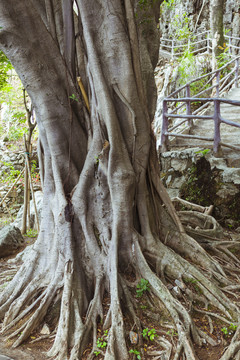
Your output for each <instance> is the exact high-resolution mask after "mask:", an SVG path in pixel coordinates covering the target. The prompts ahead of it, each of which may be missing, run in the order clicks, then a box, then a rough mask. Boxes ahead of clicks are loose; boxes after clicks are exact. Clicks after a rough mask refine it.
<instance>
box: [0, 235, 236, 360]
mask: <svg viewBox="0 0 240 360" xmlns="http://www.w3.org/2000/svg"><path fill="white" fill-rule="evenodd" d="M232 236H234V237H236V234H234V233H233V234H232ZM237 237H238V238H239V237H240V235H239V234H237ZM34 240H35V239H34V238H29V237H26V238H25V246H28V245H31V244H32V243H33V242H34ZM21 250H22V249H21ZM21 250H19V252H20V251H21ZM15 256H16V254H15V255H14V256H10V257H7V258H2V259H0V291H1V290H2V289H3V288H4V286H5V285H4V283H5V284H6V280H7V281H8V280H10V279H11V277H12V276H13V275H14V272H16V271H17V269H18V267H19V266H20V263H17V264H16V263H15V264H14V263H13V262H9V260H11V259H14V258H15ZM6 271H9V272H10V274H11V276H8V277H7V278H6V277H5V278H4V276H1V274H4V273H5V272H6ZM11 272H12V273H11ZM129 276H130V277H131V275H129ZM131 280H134V279H131ZM173 285H174V284H169V286H170V287H171V286H173ZM192 286H194V284H192ZM132 291H135V289H132ZM239 300H240V298H239V299H234V301H239ZM109 302H110V300H109V298H108V297H106V298H105V299H104V310H105V311H104V312H105V313H106V312H107V308H108V304H109ZM137 302H138V304H139V306H138V314H137V315H138V316H139V317H140V319H141V321H142V324H143V327H145V328H149V329H155V330H156V338H157V336H158V335H161V336H164V337H165V338H166V339H167V340H168V341H170V342H171V343H172V344H173V352H174V347H175V346H176V343H177V334H176V333H175V330H174V325H173V324H172V323H171V322H170V320H169V318H168V314H167V313H166V310H165V309H164V307H163V308H162V309H161V314H160V316H156V313H154V307H155V306H156V303H155V302H154V299H151V298H149V297H147V296H143V297H141V298H139V299H137ZM123 311H124V310H123ZM211 312H215V309H214V308H211ZM216 313H217V311H216ZM192 316H193V318H194V321H195V323H196V324H197V326H198V328H200V329H201V330H202V331H203V332H205V333H207V334H208V335H209V336H210V337H211V338H212V339H213V340H215V342H216V344H217V345H216V346H214V347H213V346H209V344H203V346H202V347H198V346H195V351H196V354H197V356H198V359H199V360H219V359H220V357H221V355H222V354H223V352H224V349H225V348H226V346H227V344H228V343H230V341H231V338H232V335H233V334H227V335H226V334H224V333H223V331H222V329H223V328H224V327H225V326H226V324H225V323H223V322H222V321H221V320H219V319H214V318H212V333H210V326H209V320H208V318H207V317H206V315H204V314H201V313H198V312H194V313H193V314H192ZM124 321H125V324H126V338H127V344H128V347H129V350H130V349H138V345H133V344H132V343H131V342H130V339H129V335H130V332H131V331H133V332H134V331H135V329H134V328H132V327H131V325H130V321H129V319H128V317H127V316H126V317H125V319H124ZM0 327H1V325H0ZM40 331H41V328H39V329H37V331H36V332H35V333H34V334H32V335H31V336H30V338H29V339H28V341H27V342H25V343H24V344H22V345H21V346H19V347H18V348H17V349H13V348H12V347H11V345H12V344H13V340H12V339H8V337H7V336H5V337H4V336H1V335H0V355H6V356H9V357H10V358H11V359H13V360H46V359H47V355H46V352H47V351H48V350H49V349H50V348H51V346H52V344H53V341H54V336H53V335H52V338H51V339H46V338H45V339H42V340H40V341H38V340H39V339H40V337H42V336H43V335H41V334H40ZM98 332H99V338H101V337H103V336H104V332H103V330H102V327H101V324H99V329H98ZM50 336H51V335H50ZM136 336H137V334H136ZM90 349H91V344H89V347H88V349H87V350H86V351H85V353H84V355H83V356H82V359H81V360H86V359H87V356H88V355H89V353H90ZM156 350H158V351H159V350H160V348H159V345H157V343H156V342H155V341H154V340H153V341H150V340H148V341H144V353H145V359H146V360H148V359H149V360H151V359H152V357H151V356H148V353H149V352H150V351H156ZM96 359H98V360H102V359H103V356H102V355H101V354H98V356H96ZM130 359H134V357H133V354H129V360H130Z"/></svg>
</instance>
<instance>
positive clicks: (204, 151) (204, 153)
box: [195, 149, 210, 156]
mask: <svg viewBox="0 0 240 360" xmlns="http://www.w3.org/2000/svg"><path fill="white" fill-rule="evenodd" d="M209 151H210V149H204V150H199V151H195V154H201V155H202V156H205V155H207V154H208V153H209Z"/></svg>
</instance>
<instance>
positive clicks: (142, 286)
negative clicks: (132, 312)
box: [136, 279, 150, 297]
mask: <svg viewBox="0 0 240 360" xmlns="http://www.w3.org/2000/svg"><path fill="white" fill-rule="evenodd" d="M149 290H150V287H149V282H148V280H146V279H141V280H140V281H139V283H138V284H137V290H136V293H137V297H142V296H143V293H144V292H146V291H149Z"/></svg>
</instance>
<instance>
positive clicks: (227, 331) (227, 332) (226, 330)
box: [221, 324, 237, 336]
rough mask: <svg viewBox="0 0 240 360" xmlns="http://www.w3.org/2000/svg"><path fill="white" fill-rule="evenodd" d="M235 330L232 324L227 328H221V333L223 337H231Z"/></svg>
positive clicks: (235, 327) (235, 326)
mask: <svg viewBox="0 0 240 360" xmlns="http://www.w3.org/2000/svg"><path fill="white" fill-rule="evenodd" d="M236 330H237V325H234V324H230V325H229V326H228V327H226V326H224V327H223V328H221V331H222V333H223V334H224V335H225V336H230V335H233V334H234V333H235V331H236Z"/></svg>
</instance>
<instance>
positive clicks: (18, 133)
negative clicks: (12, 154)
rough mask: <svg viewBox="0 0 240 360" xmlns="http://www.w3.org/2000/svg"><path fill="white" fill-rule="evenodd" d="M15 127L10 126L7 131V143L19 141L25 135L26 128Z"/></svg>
mask: <svg viewBox="0 0 240 360" xmlns="http://www.w3.org/2000/svg"><path fill="white" fill-rule="evenodd" d="M16 125H17V123H16ZM16 125H13V126H11V127H10V129H9V133H8V139H9V141H17V140H19V139H22V138H23V135H24V134H26V133H27V128H26V127H19V126H16Z"/></svg>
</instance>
